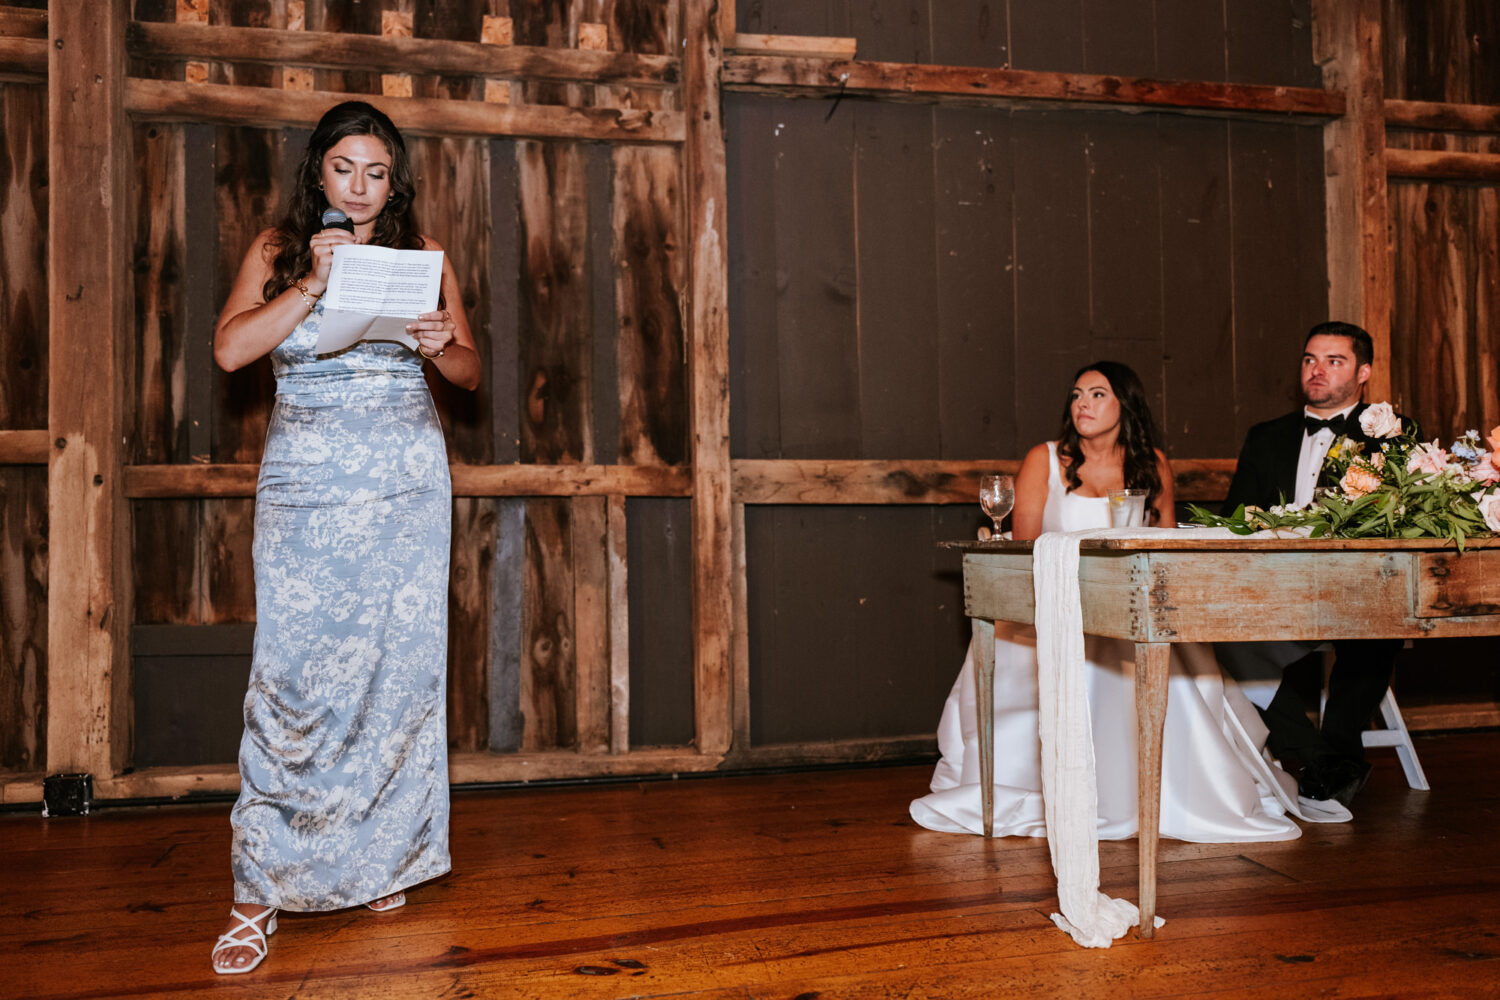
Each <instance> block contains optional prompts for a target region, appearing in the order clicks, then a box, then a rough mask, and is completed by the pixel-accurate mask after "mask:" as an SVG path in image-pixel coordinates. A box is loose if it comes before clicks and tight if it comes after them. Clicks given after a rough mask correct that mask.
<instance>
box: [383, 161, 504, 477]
mask: <svg viewBox="0 0 1500 1000" xmlns="http://www.w3.org/2000/svg"><path fill="white" fill-rule="evenodd" d="M407 149H408V151H409V152H410V154H411V165H412V173H413V175H414V178H415V181H416V185H417V198H416V206H415V207H416V213H417V219H418V220H419V221H420V223H421V225H422V231H423V233H424V234H426V235H427V236H430V237H432V238H433V239H435V240H437V242H438V244H439V245H441V246H442V247H443V249H444V251H445V252H446V254H447V257H448V261H449V263H450V264H452V265H453V270H454V273H455V274H456V275H457V277H458V287H459V295H460V297H461V299H462V305H463V308H464V312H465V314H466V315H467V316H468V317H469V329H470V331H471V332H472V333H473V335H474V346H475V348H476V349H477V350H478V351H479V357H480V359H481V360H483V359H485V358H487V357H489V355H490V352H491V349H492V347H491V338H492V333H491V323H492V316H491V314H490V312H489V311H488V310H486V309H484V308H483V307H484V306H485V304H486V303H488V302H489V301H490V282H491V279H492V277H493V275H494V271H493V265H492V263H491V261H490V254H489V247H490V238H491V237H490V227H491V225H492V220H493V213H492V210H491V207H490V204H489V185H490V178H491V174H492V171H491V168H490V163H489V154H490V149H489V142H488V141H487V140H484V139H454V138H432V137H427V136H414V137H412V138H411V139H408V140H407ZM513 219H514V216H513V215H512V216H511V217H510V219H509V220H507V221H510V222H511V225H512V226H513V225H514V222H513ZM506 277H508V278H509V280H511V281H514V278H515V272H514V271H512V272H511V273H510V274H509V275H508V276H506ZM502 280H503V279H502ZM427 386H428V388H429V389H430V390H431V391H432V398H433V402H434V403H435V405H436V406H437V410H438V414H439V416H440V418H441V419H442V424H443V434H444V437H445V438H446V440H447V445H448V456H449V458H450V459H451V460H453V461H456V462H469V463H474V464H487V463H489V462H492V461H494V457H493V456H494V453H495V452H494V447H495V446H494V418H493V416H492V413H491V408H492V407H493V406H494V388H493V387H492V386H491V385H489V384H488V383H487V382H486V381H484V380H482V381H481V382H480V385H479V388H478V389H476V390H474V391H473V392H470V391H469V390H467V389H460V388H458V387H457V386H455V385H453V384H452V383H451V382H449V381H448V380H447V379H445V378H443V377H442V376H441V375H439V374H438V373H437V372H436V371H435V370H434V369H433V367H432V366H428V368H427Z"/></svg>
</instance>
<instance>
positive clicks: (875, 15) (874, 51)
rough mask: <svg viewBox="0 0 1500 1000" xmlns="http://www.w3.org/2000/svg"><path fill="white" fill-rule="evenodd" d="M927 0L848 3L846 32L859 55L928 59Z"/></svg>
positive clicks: (912, 60) (914, 60)
mask: <svg viewBox="0 0 1500 1000" xmlns="http://www.w3.org/2000/svg"><path fill="white" fill-rule="evenodd" d="M930 3H931V0H862V2H860V3H851V4H848V6H847V10H848V18H849V31H848V33H849V34H850V35H853V36H854V38H855V41H856V45H857V46H858V53H859V58H861V59H875V60H880V61H884V62H909V63H925V62H931V61H932V34H931V30H930V18H929V16H928V8H929V6H930Z"/></svg>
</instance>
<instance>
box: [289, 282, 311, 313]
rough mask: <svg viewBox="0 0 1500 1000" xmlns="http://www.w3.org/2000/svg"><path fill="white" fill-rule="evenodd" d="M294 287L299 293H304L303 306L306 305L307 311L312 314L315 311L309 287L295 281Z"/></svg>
mask: <svg viewBox="0 0 1500 1000" xmlns="http://www.w3.org/2000/svg"><path fill="white" fill-rule="evenodd" d="M292 287H293V288H295V289H297V291H299V292H301V293H302V304H303V305H305V306H307V311H308V312H312V311H313V297H312V293H311V292H309V291H308V290H307V286H306V285H304V284H303V283H302V282H300V281H294V282H292Z"/></svg>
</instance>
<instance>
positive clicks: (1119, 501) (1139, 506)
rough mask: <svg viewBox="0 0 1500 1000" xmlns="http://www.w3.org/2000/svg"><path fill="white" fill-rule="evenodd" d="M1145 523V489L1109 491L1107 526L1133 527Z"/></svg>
mask: <svg viewBox="0 0 1500 1000" xmlns="http://www.w3.org/2000/svg"><path fill="white" fill-rule="evenodd" d="M1145 523H1146V491H1145V490H1110V491H1109V526H1110V527H1111V528H1134V527H1139V526H1141V525H1144V524H1145Z"/></svg>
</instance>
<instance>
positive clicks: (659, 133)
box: [125, 79, 685, 143]
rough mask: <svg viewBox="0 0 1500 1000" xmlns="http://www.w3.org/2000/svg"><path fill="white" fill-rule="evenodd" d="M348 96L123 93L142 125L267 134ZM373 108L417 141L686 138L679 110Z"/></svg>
mask: <svg viewBox="0 0 1500 1000" xmlns="http://www.w3.org/2000/svg"><path fill="white" fill-rule="evenodd" d="M350 96H351V95H349V94H341V93H331V92H327V91H316V90H304V91H290V90H275V89H272V88H269V87H229V86H223V85H220V84H208V83H205V84H186V83H178V82H175V81H171V80H137V79H132V80H129V81H127V83H126V88H125V101H126V110H128V111H129V112H130V113H131V114H132V115H134V116H135V117H137V118H141V119H148V120H165V121H192V122H223V123H226V124H234V125H257V126H262V127H268V128H276V127H281V126H287V125H292V126H312V125H315V124H317V121H318V119H319V118H321V117H322V116H323V112H325V111H327V110H328V109H329V108H330V107H332V106H333V105H335V104H337V103H339V102H340V101H344V100H347V99H349V97H350ZM359 96H362V97H363V96H366V95H359ZM370 103H372V104H375V105H376V106H378V107H379V108H380V109H381V110H382V111H384V112H385V113H386V114H388V115H390V116H391V120H392V121H394V122H395V123H396V125H397V127H398V128H400V129H401V130H402V131H404V132H410V133H413V134H425V135H444V136H460V135H470V136H526V137H530V138H542V139H582V140H586V141H598V142H663V143H678V142H681V141H682V137H683V135H684V131H685V127H684V123H683V116H682V112H680V111H660V110H650V109H636V108H570V107H563V106H561V105H505V104H493V103H489V102H485V101H458V100H447V99H442V98H420V97H419V98H413V97H381V96H373V97H372V98H371V100H370Z"/></svg>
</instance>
